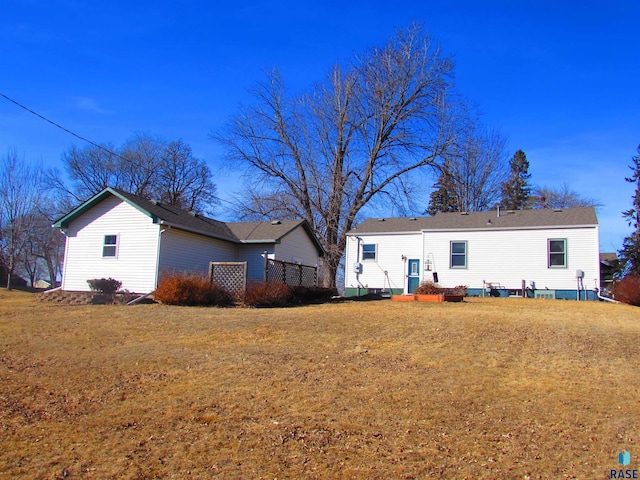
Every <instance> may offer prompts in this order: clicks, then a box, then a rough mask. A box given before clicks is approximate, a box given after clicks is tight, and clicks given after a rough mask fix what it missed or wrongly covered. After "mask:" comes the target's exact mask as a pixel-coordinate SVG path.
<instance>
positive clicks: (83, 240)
mask: <svg viewBox="0 0 640 480" xmlns="http://www.w3.org/2000/svg"><path fill="white" fill-rule="evenodd" d="M53 226H54V227H57V228H60V229H61V230H62V232H63V233H64V234H65V236H66V245H65V255H64V265H63V271H62V282H61V288H62V289H63V290H73V291H87V290H89V286H88V284H87V280H89V279H93V278H108V277H111V278H115V279H116V280H119V281H121V282H122V288H123V289H127V290H129V291H131V292H136V293H148V292H152V291H153V290H155V288H156V286H157V284H158V278H159V277H160V276H161V275H162V274H163V273H165V272H185V271H186V272H201V273H206V272H208V269H209V262H244V261H246V262H247V278H248V279H255V280H263V279H264V275H265V273H264V272H265V269H264V265H265V258H264V254H265V252H266V253H267V257H268V258H271V259H277V260H281V261H286V262H292V263H297V264H301V265H307V266H312V267H315V266H317V264H318V257H320V256H322V255H323V253H324V250H323V248H322V246H321V245H320V243H319V242H318V240H317V238H316V237H315V235H314V234H313V232H312V230H311V227H310V226H309V224H308V223H307V222H306V221H304V220H283V221H273V222H236V223H225V222H220V221H217V220H213V219H211V218H207V217H205V216H202V215H198V214H195V213H193V212H187V211H185V210H182V209H180V208H177V207H172V206H170V205H164V204H162V203H159V202H155V201H150V200H147V199H145V198H142V197H139V196H137V195H132V194H130V193H127V192H124V191H122V190H118V189H114V188H106V189H105V190H103V191H102V192H100V193H98V194H97V195H95V196H94V197H92V198H91V199H89V200H87V201H86V202H84V203H83V204H82V205H80V206H79V207H77V208H76V209H75V210H73V211H72V212H70V213H68V214H67V215H65V216H64V217H62V218H61V219H60V220H58V221H57V222H56V223H54V225H53Z"/></svg>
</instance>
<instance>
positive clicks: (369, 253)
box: [362, 243, 378, 260]
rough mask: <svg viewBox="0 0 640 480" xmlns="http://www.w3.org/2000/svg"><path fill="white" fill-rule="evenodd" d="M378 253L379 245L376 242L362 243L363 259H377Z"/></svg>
mask: <svg viewBox="0 0 640 480" xmlns="http://www.w3.org/2000/svg"><path fill="white" fill-rule="evenodd" d="M377 255H378V245H377V244H375V243H364V244H362V260H375V259H376V258H377Z"/></svg>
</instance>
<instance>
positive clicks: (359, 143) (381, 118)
mask: <svg viewBox="0 0 640 480" xmlns="http://www.w3.org/2000/svg"><path fill="white" fill-rule="evenodd" d="M452 74H453V62H452V61H451V59H450V58H449V57H447V56H444V55H443V54H442V53H441V51H440V49H439V48H438V47H437V46H435V45H433V43H432V41H431V39H430V38H429V37H428V36H427V35H426V34H424V33H423V32H422V30H421V28H419V27H417V26H412V27H410V28H409V29H408V30H406V31H404V32H397V33H396V35H395V36H394V37H393V38H391V39H390V40H389V41H388V42H387V43H386V45H384V46H383V47H381V48H374V49H372V50H369V51H367V52H365V53H364V54H363V55H361V56H359V57H357V58H356V59H355V60H354V61H353V63H352V64H350V65H347V66H346V67H341V66H339V65H337V66H335V67H334V68H333V69H332V70H331V71H330V72H329V74H328V76H327V78H326V80H325V81H324V82H321V83H319V84H317V85H316V86H315V87H314V88H313V89H311V91H309V92H308V93H306V94H303V95H300V96H297V97H288V96H287V95H286V93H285V89H284V86H283V83H282V79H281V78H280V75H279V74H278V73H277V72H272V73H271V74H270V75H268V77H267V79H266V80H265V81H264V82H262V83H260V84H259V85H258V86H257V88H256V89H255V90H254V91H253V94H254V97H255V100H256V104H255V105H254V106H253V107H252V108H247V109H243V110H241V111H240V113H238V114H237V115H236V116H235V117H234V118H233V119H232V120H231V121H230V123H229V124H228V126H227V128H226V130H225V131H224V132H223V133H220V134H218V135H215V138H216V139H217V140H218V141H219V142H221V143H222V145H224V146H225V147H226V153H227V154H226V158H227V159H228V160H231V161H235V162H238V164H239V165H242V166H245V167H246V168H247V171H248V173H249V175H250V177H251V185H250V189H251V191H252V195H253V196H252V198H251V200H252V201H251V202H249V204H248V205H247V208H246V210H245V213H246V212H249V213H251V214H252V215H255V214H256V212H259V213H261V214H265V215H267V214H268V215H270V216H277V215H280V216H282V217H289V218H290V217H302V218H305V219H306V220H307V221H309V223H310V224H311V225H312V227H313V229H314V231H315V232H316V234H317V235H318V237H319V238H320V240H321V242H322V244H323V246H324V248H325V249H326V250H327V255H326V257H325V259H324V262H323V277H324V278H323V283H324V284H325V285H334V284H335V278H336V272H337V269H338V266H339V262H340V258H341V257H342V254H343V252H344V248H345V242H346V233H347V231H349V230H350V229H351V228H352V227H353V225H354V222H355V220H356V218H357V216H358V213H359V212H360V211H361V210H362V208H363V207H365V206H366V205H367V204H369V203H370V202H371V201H372V200H373V199H376V198H380V197H381V196H382V195H384V194H385V193H390V192H394V191H402V188H401V187H399V183H400V182H401V181H402V180H403V179H405V178H407V176H408V175H410V174H411V172H413V171H416V170H417V169H421V168H424V167H431V166H434V165H436V164H437V163H438V161H439V160H440V159H441V158H442V156H443V154H445V153H446V152H447V151H448V150H449V149H450V147H451V145H452V144H453V143H454V141H455V138H456V133H457V132H456V129H457V128H458V127H459V124H458V123H456V122H455V121H454V118H455V117H454V113H456V112H455V111H454V107H455V105H456V104H455V103H454V102H453V101H452V100H451V98H452V96H451V95H450V89H451V77H452ZM390 194H391V193H390Z"/></svg>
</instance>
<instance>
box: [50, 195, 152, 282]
mask: <svg viewBox="0 0 640 480" xmlns="http://www.w3.org/2000/svg"><path fill="white" fill-rule="evenodd" d="M158 232H159V226H158V225H156V224H154V223H153V221H152V219H151V218H150V217H149V216H147V215H145V214H144V213H142V212H140V211H139V210H137V209H136V208H135V207H132V206H131V205H129V204H128V203H126V202H123V201H122V200H120V199H118V198H116V197H113V196H110V197H108V198H106V199H105V200H103V201H102V202H100V203H99V204H98V205H96V206H95V207H93V208H91V209H90V210H89V211H87V212H86V213H85V214H83V215H81V216H80V217H78V218H77V219H75V220H73V221H72V222H71V224H70V225H69V228H68V229H67V232H66V234H67V244H66V247H65V260H64V270H63V275H62V288H63V289H64V290H78V291H88V290H89V286H88V285H87V280H89V279H92V278H108V277H112V278H115V279H116V280H120V281H121V282H122V288H123V289H127V290H130V291H132V292H139V293H146V292H150V291H152V290H153V289H154V288H155V273H156V260H157V256H156V251H157V245H158ZM105 235H117V236H118V248H117V256H116V257H111V258H108V257H104V258H103V256H102V247H103V244H104V236H105Z"/></svg>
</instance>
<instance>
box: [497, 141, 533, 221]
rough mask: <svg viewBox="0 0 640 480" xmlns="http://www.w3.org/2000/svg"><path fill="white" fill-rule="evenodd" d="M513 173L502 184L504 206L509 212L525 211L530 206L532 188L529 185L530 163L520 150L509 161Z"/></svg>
mask: <svg viewBox="0 0 640 480" xmlns="http://www.w3.org/2000/svg"><path fill="white" fill-rule="evenodd" d="M509 167H510V168H511V173H510V175H509V178H508V179H507V181H506V182H504V183H503V184H502V206H503V207H505V208H506V209H507V210H524V209H525V208H527V207H528V206H529V196H530V194H531V187H530V185H529V178H531V174H530V173H529V161H528V160H527V155H526V154H525V153H524V152H523V151H522V150H518V151H517V152H516V153H515V154H514V155H513V157H512V158H511V160H509Z"/></svg>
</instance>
